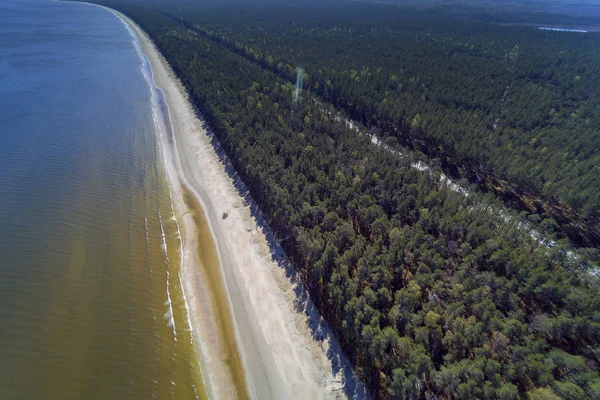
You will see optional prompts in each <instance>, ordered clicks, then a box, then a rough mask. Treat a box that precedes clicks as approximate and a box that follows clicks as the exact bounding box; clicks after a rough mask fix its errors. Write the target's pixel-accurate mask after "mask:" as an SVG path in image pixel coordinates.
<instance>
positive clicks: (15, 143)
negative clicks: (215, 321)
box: [0, 0, 206, 400]
mask: <svg viewBox="0 0 600 400" xmlns="http://www.w3.org/2000/svg"><path fill="white" fill-rule="evenodd" d="M158 97H159V95H158V92H157V89H156V87H154V86H153V83H152V78H151V71H150V67H149V64H148V61H147V60H146V59H145V57H144V56H143V54H142V53H141V51H140V49H139V43H138V42H137V39H136V38H135V36H134V35H133V33H132V32H131V31H130V30H129V29H128V27H127V26H126V25H125V24H124V22H123V21H121V20H120V19H119V18H118V17H117V16H115V15H114V14H112V13H111V12H109V11H107V10H105V9H102V8H100V7H96V6H91V5H87V4H81V3H70V2H57V1H51V0H2V1H0V399H4V400H11V399H61V400H62V399H103V400H105V399H196V398H200V399H202V398H206V393H205V391H204V387H203V385H202V376H201V373H200V367H199V364H198V356H197V351H196V347H195V344H194V340H193V335H192V333H191V327H190V323H189V321H190V318H189V315H188V311H187V307H186V304H185V297H184V292H183V285H182V282H181V271H180V264H181V234H180V232H179V226H178V224H177V220H176V218H175V217H176V215H175V213H174V210H173V205H172V202H171V198H170V193H169V185H168V181H167V178H166V174H165V169H164V163H163V161H162V160H163V159H162V157H163V156H162V153H161V147H160V146H159V143H160V139H159V136H160V129H159V128H157V127H158V126H159V125H160V121H159V120H160V119H161V111H160V110H161V107H160V105H159V99H158Z"/></svg>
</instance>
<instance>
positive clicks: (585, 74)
mask: <svg viewBox="0 0 600 400" xmlns="http://www.w3.org/2000/svg"><path fill="white" fill-rule="evenodd" d="M565 18H567V17H565ZM480 19H481V18H476V16H473V17H472V18H470V19H468V17H466V16H464V15H460V16H456V15H449V14H445V13H441V12H438V11H433V10H428V11H427V12H423V11H415V10H412V9H406V8H400V9H399V8H397V7H391V6H381V7H374V6H373V5H357V6H353V7H345V8H341V9H340V8H339V7H330V8H328V7H325V6H324V7H321V8H319V9H318V10H315V9H314V8H307V9H294V8H286V7H279V8H275V9H269V10H265V9H261V8H259V9H252V10H250V9H249V10H244V11H243V12H240V13H238V14H234V15H231V13H230V12H229V11H228V10H221V9H216V10H202V12H194V10H193V9H188V10H186V12H185V18H184V23H186V26H187V27H189V28H192V29H194V30H196V31H197V32H200V33H202V34H204V35H206V36H207V37H208V38H210V39H212V40H215V41H217V42H219V43H222V44H225V45H226V46H228V47H229V48H230V49H231V50H233V51H235V52H237V53H238V54H241V55H243V56H244V57H246V58H248V59H250V60H253V61H255V62H257V63H259V64H260V65H262V66H263V67H265V68H267V69H269V70H271V71H273V72H276V73H277V74H279V75H280V76H282V77H284V78H286V79H287V80H289V81H294V80H295V78H296V71H297V67H298V66H299V65H302V66H303V67H304V70H305V71H306V75H307V77H306V78H307V79H305V82H306V83H307V84H308V87H309V88H310V89H311V90H313V92H314V93H316V94H318V95H320V96H321V97H322V98H323V99H324V100H325V101H329V102H331V103H333V104H334V105H336V106H338V107H340V108H342V109H345V110H346V111H347V112H348V113H349V115H350V116H351V117H352V118H355V119H357V120H359V121H361V122H363V123H364V124H365V125H367V126H376V127H378V128H379V129H380V130H381V132H382V133H383V134H384V135H392V136H395V137H397V139H398V140H399V141H400V143H401V144H403V145H408V146H410V147H412V148H415V149H419V150H421V151H424V152H425V153H427V154H429V155H430V156H432V157H439V158H440V159H441V161H442V165H443V166H444V168H445V169H446V170H447V172H449V173H450V174H452V175H454V176H456V177H464V178H468V179H470V180H473V181H477V182H479V183H481V184H482V185H483V186H484V187H486V188H487V189H491V190H493V191H496V192H497V193H499V194H502V195H504V196H505V197H507V198H512V199H513V203H514V205H516V206H517V207H519V208H521V209H528V210H529V211H531V212H540V213H542V214H544V215H545V216H547V217H551V218H554V219H555V220H556V221H557V222H558V224H559V226H560V227H561V228H562V230H563V231H564V232H565V233H566V234H568V235H569V236H570V237H571V239H573V240H574V241H575V242H577V243H578V244H584V245H594V246H598V245H600V209H599V206H600V131H599V130H598V127H599V126H600V108H598V107H597V105H598V104H600V74H598V71H599V70H600V46H598V44H599V43H600V42H599V38H600V34H598V33H586V34H580V33H565V32H549V31H540V30H538V29H536V28H535V27H530V26H518V27H517V26H500V25H495V24H490V23H483V22H480ZM544 19H547V18H543V19H542V20H544Z"/></svg>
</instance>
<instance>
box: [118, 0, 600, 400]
mask: <svg viewBox="0 0 600 400" xmlns="http://www.w3.org/2000/svg"><path fill="white" fill-rule="evenodd" d="M113 6H114V7H116V8H119V7H120V10H122V11H123V12H125V13H127V14H128V15H130V16H131V17H132V18H134V19H135V20H136V21H137V22H138V23H140V25H141V26H142V27H143V28H144V29H145V30H146V31H147V32H148V33H149V34H150V36H151V37H152V38H153V40H154V41H155V43H156V44H157V45H158V46H159V48H160V50H161V51H162V53H163V54H164V55H165V57H166V58H167V60H169V63H170V64H171V66H172V67H173V69H174V71H175V72H176V73H177V75H178V76H179V77H180V79H181V80H182V82H183V83H184V85H185V87H186V88H187V89H188V91H189V93H190V97H191V99H192V101H193V102H194V104H195V105H196V106H197V107H198V109H199V110H200V112H201V113H202V114H203V116H204V117H205V118H206V120H207V122H208V123H209V124H210V125H211V127H212V128H213V130H214V134H215V136H216V138H217V139H218V141H219V142H220V144H221V145H222V146H223V148H224V150H225V151H226V153H227V155H228V157H229V160H230V161H231V163H232V165H233V167H234V168H235V170H236V171H237V173H238V174H239V176H240V177H241V178H242V179H243V181H244V183H245V184H246V187H247V188H248V190H249V193H250V194H251V195H252V198H253V199H254V201H255V202H256V203H257V204H258V206H259V207H260V211H261V212H262V213H263V215H264V217H265V218H266V220H267V221H268V223H269V226H270V227H271V228H272V230H273V232H274V233H275V234H276V236H277V238H278V239H279V240H280V243H281V245H282V246H283V248H284V249H285V251H286V253H287V254H288V256H289V257H290V259H291V261H292V263H293V265H294V266H295V268H296V270H297V271H298V273H299V275H300V277H301V278H302V281H303V282H304V284H305V285H306V286H307V287H308V289H309V290H310V292H311V295H312V296H313V298H314V300H315V302H316V304H317V305H318V307H319V309H320V311H321V313H322V315H323V317H324V318H325V319H326V320H327V321H328V323H329V324H330V326H331V327H332V328H333V329H334V331H335V333H336V336H337V338H338V339H339V341H340V343H341V344H342V346H343V347H344V349H345V351H346V352H347V354H348V355H349V357H350V358H351V360H352V361H353V363H354V364H355V366H356V367H357V370H358V371H360V372H361V374H362V377H363V379H364V380H365V382H366V383H367V385H368V387H369V388H370V389H371V390H372V391H373V393H374V395H375V396H376V397H378V398H398V399H424V398H432V397H433V396H436V398H440V399H472V398H490V399H495V398H499V399H516V398H525V397H527V398H530V399H554V398H558V395H557V394H560V395H564V396H566V395H569V396H571V395H572V396H579V395H581V393H583V394H584V396H586V397H590V398H597V396H598V393H599V389H598V388H599V387H600V386H599V385H598V379H599V378H598V373H597V370H596V368H597V363H598V354H597V350H594V349H598V348H599V345H600V343H599V342H600V297H599V296H598V287H597V285H594V284H591V280H590V276H589V275H588V274H587V272H585V271H583V270H578V269H576V268H573V269H570V268H566V267H565V265H564V263H565V262H566V261H564V260H565V258H560V257H557V256H556V254H555V253H554V252H550V251H547V249H546V248H544V247H542V246H539V243H537V242H536V241H535V240H533V239H532V238H530V237H529V236H527V235H522V234H521V232H522V231H521V230H519V228H517V227H514V226H511V225H510V224H507V223H506V222H505V221H504V220H503V218H502V217H501V216H494V215H493V214H492V213H489V212H485V211H480V209H481V206H480V204H478V203H476V200H474V199H473V197H472V196H469V197H464V196H462V195H460V194H457V193H455V192H453V191H451V190H450V189H448V188H447V187H446V186H445V185H440V183H439V181H438V180H437V179H435V178H433V177H432V176H431V175H430V174H426V173H422V172H420V171H418V170H416V169H415V168H413V167H412V166H411V163H412V162H413V161H414V160H412V159H411V158H410V155H409V156H408V157H407V158H400V157H397V156H396V155H395V154H393V153H391V152H389V151H386V150H384V149H382V148H381V147H378V146H374V145H372V144H371V142H370V139H369V137H367V136H366V135H359V134H357V132H356V131H355V130H353V129H352V128H350V127H349V126H348V125H347V124H346V123H345V121H344V120H343V119H336V118H332V117H331V116H332V115H335V113H336V112H337V110H336V108H334V107H333V106H332V105H331V104H328V103H326V102H323V103H319V102H315V101H313V100H311V98H310V94H308V93H305V92H303V94H302V95H301V96H304V97H303V98H302V99H301V101H300V102H299V103H298V104H297V105H296V104H294V102H293V96H292V88H291V85H290V84H289V82H287V81H285V80H284V79H281V77H278V76H277V75H276V74H274V73H273V72H271V71H269V70H265V68H264V66H261V65H258V64H256V63H253V62H250V61H249V60H248V59H247V54H246V53H252V54H255V56H256V57H258V58H260V57H262V56H265V59H267V57H268V56H269V55H271V54H267V53H264V54H263V53H261V51H260V50H258V49H259V48H258V47H253V46H248V48H247V49H246V47H243V49H244V50H243V52H244V53H245V55H244V57H242V56H240V55H239V54H236V52H234V51H232V50H231V48H230V47H229V46H228V45H224V44H222V43H218V42H216V41H215V40H214V38H212V36H214V35H216V34H215V32H219V35H226V34H229V33H228V32H229V29H235V30H237V29H241V28H239V27H235V26H234V24H232V25H231V26H230V25H227V29H226V28H219V29H221V30H220V31H218V30H216V29H215V30H213V29H212V28H211V29H210V32H212V33H210V32H207V33H210V36H211V38H207V37H206V35H205V34H201V33H199V32H198V31H197V30H195V29H189V26H188V27H184V26H182V25H180V24H178V23H176V22H175V21H174V20H173V19H172V18H170V17H168V16H165V15H164V14H161V13H159V12H156V11H152V10H149V9H146V8H143V7H125V6H119V5H116V6H115V5H113ZM197 18H198V19H199V20H200V19H202V18H204V17H201V16H198V17H197ZM215 23H216V22H215ZM260 25H261V26H262V25H263V24H262V23H261V24H260ZM383 25H384V26H385V24H383ZM232 26H233V27H232ZM207 29H208V28H207ZM294 29H296V30H295V32H296V33H298V34H299V35H304V33H302V32H303V31H302V29H306V27H298V28H294ZM298 29H300V31H298ZM311 29H313V28H311ZM373 29H375V28H373ZM411 29H413V28H411ZM427 29H434V28H433V27H429V28H427ZM465 29H466V28H465ZM338 31H341V33H338ZM320 32H325V33H323V34H321V33H320ZM378 32H379V34H382V35H383V37H384V39H385V38H386V37H388V39H389V38H392V37H397V36H394V35H397V32H394V31H390V32H388V33H389V35H390V36H385V35H386V33H385V32H386V31H385V29H383V28H381V29H380V30H379V31H378ZM382 32H383V33H382ZM411 32H412V31H411V30H410V29H408V28H407V32H405V33H406V35H407V38H406V41H407V42H411V41H412V40H413V39H411V38H412V37H413V36H414V35H416V38H417V39H418V40H417V39H414V40H417V41H416V42H415V43H417V44H418V43H422V42H427V41H428V40H429V39H428V37H429V36H428V35H427V30H419V31H418V32H417V33H418V35H417V34H416V33H414V32H413V33H411ZM436 32H437V31H436V30H435V29H434V30H433V31H432V33H436ZM468 32H470V31H468ZM468 32H463V34H462V35H458V36H444V37H441V36H439V35H437V33H436V35H437V36H436V35H434V37H437V38H438V39H439V40H441V44H439V46H441V47H434V48H435V49H438V50H440V51H442V50H443V51H444V52H445V53H443V54H445V55H446V56H452V54H454V53H456V57H458V60H459V61H457V64H453V62H450V66H454V67H456V66H458V65H459V64H461V65H462V64H463V63H467V65H469V63H470V62H474V61H473V60H472V59H473V57H476V58H477V57H480V58H481V57H483V54H486V51H490V52H492V51H499V50H502V49H504V50H506V49H509V50H510V48H511V47H506V46H508V45H507V44H505V43H504V42H498V43H496V42H494V43H488V42H489V40H490V38H489V37H488V36H485V35H484V36H483V37H481V38H479V37H470V36H469V35H467V33H468ZM363 33H364V32H363ZM348 34H349V35H351V36H350V37H351V38H354V39H356V40H359V36H356V33H355V32H354V31H352V32H350V31H349V29H348V28H342V27H340V26H337V25H334V26H331V25H328V28H327V29H325V28H324V27H314V29H313V31H312V33H310V35H316V37H318V38H320V40H322V41H323V43H325V44H326V43H330V45H332V44H331V43H332V42H331V40H332V39H331V38H336V40H337V39H339V38H340V37H342V36H344V35H348ZM282 35H283V33H282ZM365 35H366V34H365ZM246 36H247V39H248V40H249V41H250V42H252V43H254V42H262V41H267V39H268V40H271V39H272V38H268V37H265V36H263V34H262V33H261V31H260V30H255V29H254V28H252V29H248V30H247V34H246ZM283 36H284V37H285V35H283ZM330 36H331V37H330ZM344 37H346V36H344ZM366 38H367V39H368V38H370V36H369V35H366ZM367 39H364V40H367ZM442 39H444V40H442ZM451 39H452V40H451ZM459 39H460V40H459ZM272 40H275V39H272ZM360 40H363V39H360ZM369 40H370V39H369ZM282 43H288V42H282ZM308 43H310V46H311V48H313V50H314V51H315V52H318V51H320V49H317V48H316V47H315V43H314V41H312V42H308ZM358 43H362V42H358ZM367 43H368V41H367ZM391 43H392V41H391V39H389V40H387V41H385V40H383V41H382V42H381V45H382V46H383V47H384V48H391V49H396V47H389V46H392V44H391ZM486 43H487V44H486ZM413 45H414V46H416V44H413ZM307 46H308V44H307ZM386 46H388V47H386ZM436 46H437V45H436ZM444 46H446V47H444ZM482 46H484V47H482ZM485 46H488V47H485ZM417 47H418V46H417ZM422 47H425V48H426V46H422ZM323 48H327V47H326V46H323ZM445 48H446V50H444V49H445ZM461 49H462V50H461ZM415 50H418V51H417V55H420V56H422V57H424V58H423V60H428V58H427V57H429V56H431V57H433V58H432V61H431V63H432V65H435V63H434V61H435V60H437V58H436V57H437V56H434V55H432V54H429V53H428V52H430V51H432V50H431V49H429V50H427V49H425V50H423V49H417V48H415ZM459 50H461V51H459ZM240 51H241V50H239V51H237V52H240ZM298 51H299V50H298V49H295V48H291V47H290V48H288V52H289V53H290V54H291V55H294V54H296V52H298ZM329 51H330V53H331V54H334V53H335V52H331V50H329ZM363 51H364V49H363ZM474 51H476V52H477V54H479V53H481V54H480V55H479V56H477V55H474V54H472V52H474ZM448 52H450V53H448ZM261 54H262V55H261ZM265 54H266V55H265ZM377 54H378V53H377V50H376V49H373V57H374V59H375V60H381V57H379V58H376V57H375V56H376V55H377ZM394 54H396V53H394ZM397 54H399V55H398V57H412V56H410V55H404V53H397ZM500 54H503V55H502V56H499V55H498V56H494V57H496V58H494V57H492V61H490V62H489V63H488V62H487V61H485V62H484V63H483V65H484V66H486V67H489V69H488V70H486V71H485V72H481V74H483V75H485V76H481V77H478V78H481V79H482V80H483V82H486V81H485V80H484V79H487V78H486V76H487V74H494V73H496V72H494V71H497V70H498V68H500V69H502V68H504V67H505V65H504V67H503V64H502V59H503V57H505V56H506V53H500ZM272 57H273V58H272V59H271V60H270V61H269V59H267V61H266V62H267V64H268V66H269V68H273V66H275V68H277V69H278V70H280V73H281V74H282V75H285V74H287V73H290V74H291V73H293V71H294V69H293V68H292V67H291V66H290V65H288V64H285V63H284V62H281V61H278V60H279V58H278V55H277V54H275V53H273V54H272ZM498 57H500V58H498ZM368 58H369V57H364V56H363V57H359V58H358V59H361V60H365V59H368ZM483 58H484V59H485V57H483ZM358 59H357V60H358ZM334 60H335V59H334ZM415 62H416V61H415ZM423 62H425V61H423ZM303 65H304V64H303ZM309 65H310V63H309ZM331 65H332V66H331V67H327V68H329V69H327V68H326V67H325V65H323V66H322V69H323V71H330V72H331V73H329V72H327V73H325V72H319V68H318V67H319V65H317V64H315V65H312V67H311V68H312V69H310V70H309V74H310V78H308V76H307V77H306V81H309V79H310V81H311V82H315V85H316V82H320V81H319V79H320V78H319V76H320V75H321V74H322V75H323V76H324V77H326V78H327V80H326V81H323V82H320V86H322V87H329V88H330V89H328V90H331V91H332V92H333V91H334V90H338V89H335V88H337V87H338V86H337V85H342V86H340V87H339V90H342V89H344V90H345V91H344V92H343V93H346V94H347V95H348V98H351V95H352V96H353V95H354V94H353V93H361V92H360V91H361V90H362V89H360V86H361V85H362V86H366V87H370V86H374V87H380V88H383V87H387V89H386V90H388V91H389V90H390V88H389V85H396V86H395V87H396V92H394V93H396V94H398V93H404V89H400V85H401V87H402V88H407V87H409V88H410V91H408V92H407V94H406V99H410V101H415V102H417V103H418V104H417V105H415V108H414V110H417V109H418V110H419V113H420V114H421V118H417V123H415V124H414V126H412V128H413V129H412V130H414V131H418V130H427V129H429V128H428V126H433V125H431V123H432V122H431V118H432V115H434V114H429V113H431V112H433V111H432V110H434V109H435V110H437V111H438V112H439V115H442V114H444V111H443V110H444V108H435V107H434V109H429V108H428V106H427V104H429V103H427V100H426V99H427V98H428V97H429V98H431V97H435V96H438V97H440V96H442V92H443V91H444V90H445V89H446V87H445V86H444V85H442V86H441V88H443V89H439V91H438V92H435V91H431V93H430V91H429V89H428V88H430V86H427V85H425V86H423V84H424V82H425V81H424V78H423V77H419V76H417V75H415V73H416V72H415V71H416V70H411V69H410V68H416V67H410V68H409V67H406V68H404V67H403V68H402V70H403V71H404V72H402V71H401V70H394V71H395V75H394V76H395V78H394V79H391V78H390V77H386V78H385V81H386V84H385V85H388V86H381V85H379V84H378V82H379V81H378V80H370V79H372V78H371V77H373V76H378V75H377V74H380V73H381V74H383V71H387V70H386V69H384V67H386V65H382V68H381V69H380V71H379V72H377V68H368V69H366V68H363V67H361V68H358V66H357V67H356V68H353V69H352V70H351V71H348V72H347V74H346V73H345V74H344V75H337V74H336V73H334V72H332V71H334V70H336V69H339V68H341V67H342V66H343V65H344V64H343V63H342V64H340V63H332V64H331ZM478 65H479V64H478ZM378 68H379V67H378ZM386 68H387V67H386ZM390 68H391V67H390ZM394 68H395V67H394ZM431 68H432V71H431V74H432V76H433V75H435V74H436V73H437V72H436V69H435V67H434V66H432V67H431ZM439 68H442V67H439ZM443 68H446V67H443ZM448 68H450V67H448ZM387 72H389V71H387ZM387 72H386V73H387ZM497 72H498V73H500V71H499V70H498V71H497ZM424 73H425V74H427V71H424ZM440 73H442V72H440ZM406 74H408V75H409V77H406V76H405V75H406ZM447 74H450V71H447ZM581 74H583V72H582V73H581ZM346 75H347V77H346V78H344V76H346ZM450 75H451V74H450ZM450 75H444V76H450ZM582 76H583V75H582ZM350 78H351V79H352V81H354V82H356V84H354V83H347V84H348V85H349V86H348V87H346V86H344V84H341V83H340V82H344V81H345V82H349V79H350ZM488 78H489V77H488ZM428 79H429V78H428ZM431 79H433V78H431ZM448 79H449V78H448ZM461 79H466V78H465V77H462V78H461V77H459V78H457V80H456V82H455V83H452V82H450V81H448V82H447V85H452V87H454V85H455V84H456V88H455V91H456V102H458V103H460V104H461V105H460V106H459V108H461V107H462V108H461V110H462V111H461V112H462V113H463V114H464V116H465V118H467V119H469V118H474V116H473V114H472V113H473V112H475V110H477V109H479V108H482V107H483V108H485V107H488V106H489V107H490V108H491V109H493V106H494V101H495V100H493V99H494V98H495V96H496V94H497V93H495V91H494V90H495V89H494V86H493V85H492V87H490V88H487V86H486V85H481V86H482V91H483V93H479V92H477V96H476V97H474V98H473V99H470V100H469V101H470V103H469V106H468V107H467V106H466V105H465V104H466V103H465V102H466V100H464V99H463V100H460V101H459V99H461V97H460V96H462V95H464V93H467V92H468V90H467V91H466V92H462V90H463V89H461V88H459V86H461V85H464V84H469V82H468V81H463V80H461ZM471 79H472V78H471ZM594 79H595V78H594ZM427 82H428V81H427ZM366 83H369V85H366ZM470 84H473V82H471V83H470ZM378 85H379V86H378ZM411 85H412V86H411ZM431 87H433V86H431ZM470 88H471V89H473V86H471V87H470ZM350 89H351V90H350ZM425 89H427V90H425ZM416 90H421V91H422V92H424V93H425V92H426V93H425V94H426V96H425V100H423V99H421V100H419V99H418V98H417V97H415V95H414V91H416ZM488 90H489V91H490V92H489V93H488V92H487V91H488ZM340 93H341V92H340ZM411 93H412V94H411ZM461 93H462V94H461ZM367 94H368V95H369V96H371V95H372V96H373V97H372V98H377V97H376V94H373V93H371V92H367ZM459 94H460V96H459ZM330 96H332V95H331V94H330ZM369 96H366V97H364V99H368V98H371V97H369ZM388 96H389V97H390V99H393V101H392V100H390V102H391V103H394V102H395V101H396V100H397V98H396V97H393V96H392V95H391V94H390V93H388ZM488 96H489V100H486V98H487V97H488ZM440 98H441V97H440ZM438 100H439V99H438ZM438 100H436V102H437V101H438ZM354 101H356V100H354ZM361 101H362V100H361ZM365 101H366V100H365ZM439 101H441V100H439ZM486 101H487V103H486ZM336 102H337V103H338V104H339V100H337V101H336ZM481 102H483V103H486V104H487V106H485V104H484V105H477V104H479V103H481ZM463 103H465V104H463ZM476 103H477V104H476ZM488 103H489V104H488ZM360 104H361V107H365V110H370V111H369V112H372V113H375V114H377V113H378V112H379V111H377V109H373V108H372V107H371V106H370V103H368V102H362V103H360ZM399 104H403V103H402V102H400V103H399ZM431 104H434V103H431ZM347 106H348V107H350V105H349V104H347ZM484 106H485V107H484ZM369 107H371V108H369ZM386 107H387V106H386ZM407 107H408V106H407ZM411 107H412V106H411ZM436 107H437V106H436ZM407 110H409V111H410V113H409V114H410V120H412V119H413V118H415V115H417V114H418V113H417V112H413V111H414V110H413V109H412V108H410V107H409V108H407ZM365 112H366V111H365ZM398 112H399V111H398ZM407 112H408V111H407ZM382 115H384V114H382ZM407 115H408V114H407ZM436 115H437V114H436ZM456 118H458V117H456ZM407 121H408V119H407ZM448 122H451V121H448ZM455 122H456V121H455ZM390 126H391V125H390ZM545 226H547V228H548V229H552V224H551V223H546V224H545ZM595 351H596V352H595ZM536 388H537V389H536Z"/></svg>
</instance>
